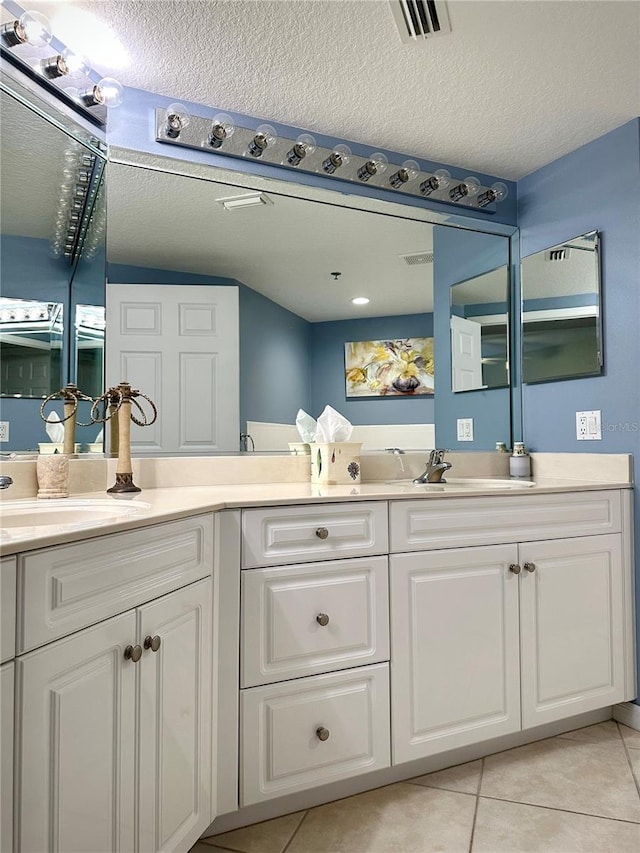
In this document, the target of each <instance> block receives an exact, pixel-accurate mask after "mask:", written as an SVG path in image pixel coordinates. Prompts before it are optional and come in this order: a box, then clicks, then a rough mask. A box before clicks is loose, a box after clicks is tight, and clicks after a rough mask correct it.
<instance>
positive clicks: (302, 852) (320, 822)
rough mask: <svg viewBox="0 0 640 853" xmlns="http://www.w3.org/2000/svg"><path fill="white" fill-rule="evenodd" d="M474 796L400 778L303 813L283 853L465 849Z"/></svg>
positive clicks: (454, 851)
mask: <svg viewBox="0 0 640 853" xmlns="http://www.w3.org/2000/svg"><path fill="white" fill-rule="evenodd" d="M475 806H476V798H475V797H472V796H469V795H468V794H459V793H454V792H451V791H440V790H437V789H435V788H425V787H423V786H421V785H410V784H407V783H404V782H400V783H398V784H397V785H390V786H388V787H386V788H378V789H377V790H376V791H368V792H367V793H365V794H358V795H357V796H355V797H349V798H348V799H346V800H338V801H337V802H335V803H328V804H327V805H325V806H318V807H317V808H314V809H311V810H310V811H309V812H307V816H306V817H305V819H304V820H303V821H302V823H301V825H300V829H299V830H298V832H297V833H296V834H295V836H294V838H293V841H292V842H291V845H290V846H289V847H288V848H287V853H432V851H444V850H446V851H447V853H457V851H460V853H467V851H468V849H469V842H470V839H471V829H472V826H473V815H474V812H475Z"/></svg>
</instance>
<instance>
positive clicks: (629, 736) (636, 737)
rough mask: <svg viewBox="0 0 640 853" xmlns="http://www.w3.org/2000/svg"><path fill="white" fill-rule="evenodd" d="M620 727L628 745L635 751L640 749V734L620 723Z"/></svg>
mask: <svg viewBox="0 0 640 853" xmlns="http://www.w3.org/2000/svg"><path fill="white" fill-rule="evenodd" d="M618 725H619V726H620V734H621V735H622V739H623V740H624V742H625V743H626V745H627V746H630V747H632V748H633V749H640V732H637V731H636V730H635V729H630V728H629V726H625V725H623V724H622V723H618Z"/></svg>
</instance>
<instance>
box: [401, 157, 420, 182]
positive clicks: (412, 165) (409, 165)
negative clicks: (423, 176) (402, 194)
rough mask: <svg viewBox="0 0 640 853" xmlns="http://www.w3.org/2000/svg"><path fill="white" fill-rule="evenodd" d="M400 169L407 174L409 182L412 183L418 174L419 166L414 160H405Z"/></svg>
mask: <svg viewBox="0 0 640 853" xmlns="http://www.w3.org/2000/svg"><path fill="white" fill-rule="evenodd" d="M402 168H403V169H404V170H405V171H406V172H407V174H408V176H409V180H410V181H413V180H414V179H415V178H417V177H418V175H419V174H420V166H419V164H418V163H417V162H416V161H415V160H405V161H404V163H403V164H402Z"/></svg>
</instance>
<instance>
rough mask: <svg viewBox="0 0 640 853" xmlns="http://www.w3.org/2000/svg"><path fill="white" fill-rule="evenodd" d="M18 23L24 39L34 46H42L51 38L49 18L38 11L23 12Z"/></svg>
mask: <svg viewBox="0 0 640 853" xmlns="http://www.w3.org/2000/svg"><path fill="white" fill-rule="evenodd" d="M19 25H20V27H21V28H22V31H23V32H24V40H25V41H26V42H28V44H31V45H33V46H34V47H44V46H45V44H49V42H50V41H51V39H52V38H53V32H52V30H51V24H50V23H49V19H48V18H47V17H45V16H44V15H42V14H41V13H40V12H32V11H27V12H25V13H24V14H23V15H21V16H20V21H19Z"/></svg>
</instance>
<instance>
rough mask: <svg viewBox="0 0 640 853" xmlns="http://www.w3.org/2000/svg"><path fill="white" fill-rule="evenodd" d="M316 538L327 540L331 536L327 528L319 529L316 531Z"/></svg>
mask: <svg viewBox="0 0 640 853" xmlns="http://www.w3.org/2000/svg"><path fill="white" fill-rule="evenodd" d="M316 536H317V537H318V539H327V538H328V536H329V531H328V530H327V528H326V527H318V529H317V530H316Z"/></svg>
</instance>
